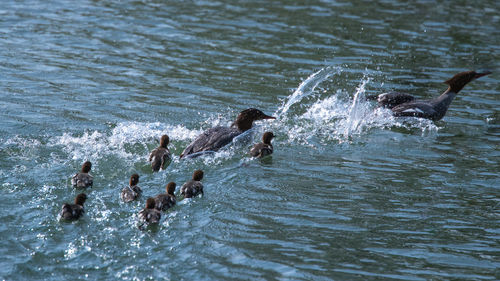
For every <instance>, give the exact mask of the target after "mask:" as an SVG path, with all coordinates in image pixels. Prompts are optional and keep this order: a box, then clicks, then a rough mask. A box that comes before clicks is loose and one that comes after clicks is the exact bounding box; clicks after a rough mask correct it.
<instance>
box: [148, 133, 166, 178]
mask: <svg viewBox="0 0 500 281" xmlns="http://www.w3.org/2000/svg"><path fill="white" fill-rule="evenodd" d="M168 143H169V138H168V136H167V135H163V136H162V137H161V139H160V146H159V147H157V148H156V149H154V150H153V151H152V152H151V154H150V155H149V162H151V169H152V170H153V172H158V171H159V170H160V169H165V167H166V166H167V163H168V161H169V160H170V158H171V156H170V151H169V150H168V148H167V145H168Z"/></svg>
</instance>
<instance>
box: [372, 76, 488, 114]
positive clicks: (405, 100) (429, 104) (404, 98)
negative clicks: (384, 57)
mask: <svg viewBox="0 0 500 281" xmlns="http://www.w3.org/2000/svg"><path fill="white" fill-rule="evenodd" d="M490 73H491V72H489V71H486V72H482V73H477V72H475V71H465V72H461V73H458V74H456V75H455V76H453V77H452V78H451V79H449V80H447V81H445V83H446V84H448V86H449V87H448V89H447V90H446V91H445V92H444V93H443V94H441V95H440V96H439V97H437V98H434V99H431V100H417V99H415V98H414V97H413V96H411V95H409V94H404V93H386V94H381V95H379V96H378V97H377V101H378V103H379V104H380V105H381V106H384V107H387V108H390V109H391V110H392V114H393V115H394V116H396V117H404V116H408V117H418V118H425V119H430V120H433V121H438V120H441V119H442V118H443V117H444V116H445V115H446V112H447V111H448V108H449V106H450V104H451V102H452V101H453V99H454V98H455V96H456V95H457V94H458V92H460V90H462V89H463V87H465V85H467V84H468V83H469V82H471V81H473V80H475V79H478V78H480V77H482V76H485V75H488V74H490ZM372 98H373V97H372Z"/></svg>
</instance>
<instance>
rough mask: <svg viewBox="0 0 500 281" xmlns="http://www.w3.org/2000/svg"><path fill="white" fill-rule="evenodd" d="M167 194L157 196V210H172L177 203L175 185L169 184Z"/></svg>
mask: <svg viewBox="0 0 500 281" xmlns="http://www.w3.org/2000/svg"><path fill="white" fill-rule="evenodd" d="M166 191H167V193H164V194H158V195H156V196H155V198H154V199H155V208H156V209H157V210H159V211H165V210H167V209H168V208H171V207H173V206H174V205H175V203H176V202H177V200H176V198H175V195H174V191H175V183H174V182H169V183H168V184H167V187H166Z"/></svg>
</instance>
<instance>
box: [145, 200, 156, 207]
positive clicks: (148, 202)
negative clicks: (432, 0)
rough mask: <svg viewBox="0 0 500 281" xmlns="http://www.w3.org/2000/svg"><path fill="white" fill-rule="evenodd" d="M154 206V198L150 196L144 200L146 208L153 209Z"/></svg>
mask: <svg viewBox="0 0 500 281" xmlns="http://www.w3.org/2000/svg"><path fill="white" fill-rule="evenodd" d="M154 208H155V200H154V199H153V198H151V197H149V198H148V200H146V209H154Z"/></svg>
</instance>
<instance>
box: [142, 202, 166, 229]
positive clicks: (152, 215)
mask: <svg viewBox="0 0 500 281" xmlns="http://www.w3.org/2000/svg"><path fill="white" fill-rule="evenodd" d="M139 219H140V220H141V226H142V225H143V224H152V223H159V222H160V219H161V212H160V211H158V210H156V209H155V200H154V199H153V198H151V197H149V198H148V200H146V208H144V209H142V210H141V211H140V212H139Z"/></svg>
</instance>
